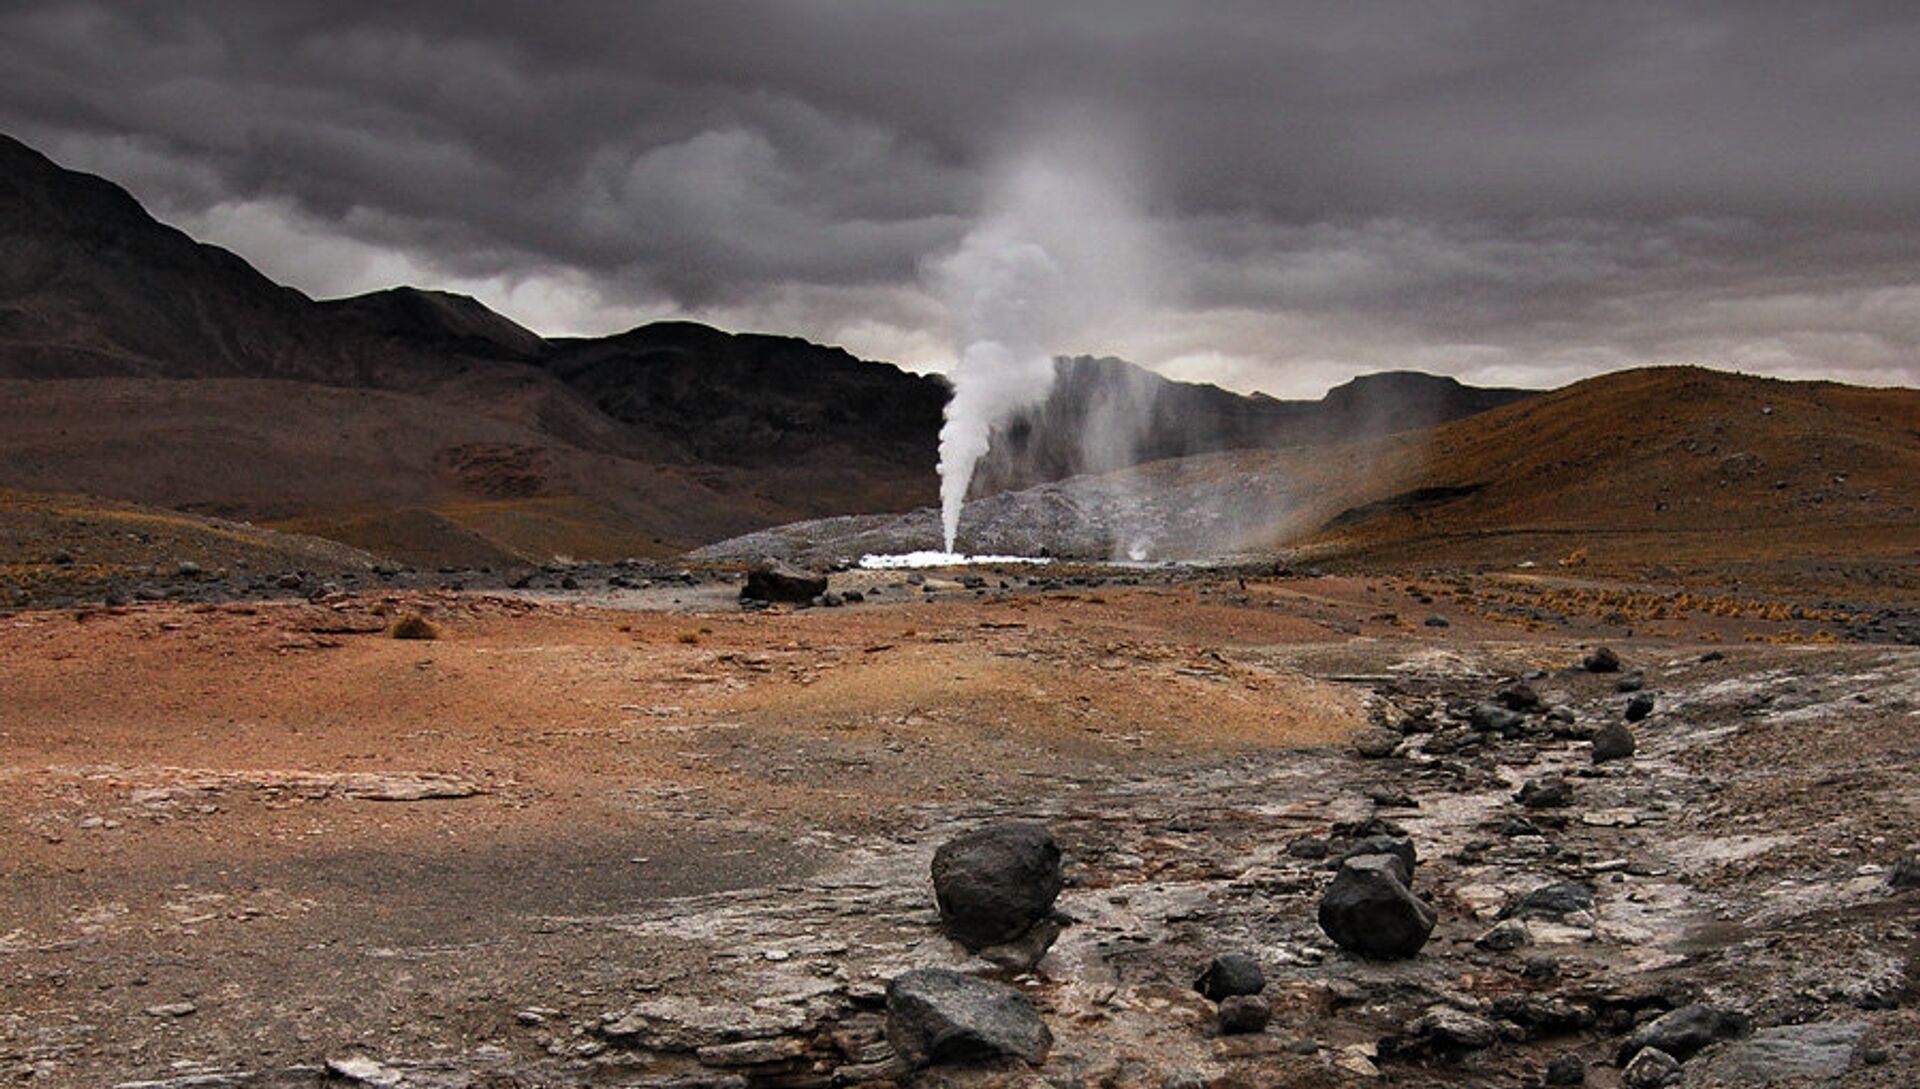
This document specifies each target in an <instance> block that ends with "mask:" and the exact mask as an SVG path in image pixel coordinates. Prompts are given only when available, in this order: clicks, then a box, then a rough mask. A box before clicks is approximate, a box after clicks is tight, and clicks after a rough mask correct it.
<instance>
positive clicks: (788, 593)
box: [740, 560, 827, 604]
mask: <svg viewBox="0 0 1920 1089" xmlns="http://www.w3.org/2000/svg"><path fill="white" fill-rule="evenodd" d="M826 592H827V576H825V575H823V574H821V573H820V572H818V571H808V570H806V569H805V568H800V567H795V566H793V565H792V564H790V563H786V562H785V561H783V560H762V561H761V562H759V563H757V564H755V565H754V566H753V569H752V570H750V571H748V572H747V584H746V585H745V586H743V587H741V588H740V600H742V601H784V602H790V603H794V604H798V603H801V602H807V601H812V600H813V599H814V598H816V597H819V596H821V595H822V594H824V593H826Z"/></svg>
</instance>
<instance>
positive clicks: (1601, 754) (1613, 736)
mask: <svg viewBox="0 0 1920 1089" xmlns="http://www.w3.org/2000/svg"><path fill="white" fill-rule="evenodd" d="M1633 750H1634V740H1633V729H1632V728H1631V727H1629V726H1628V725H1627V724H1626V723H1624V722H1609V723H1607V724H1606V725H1605V726H1602V727H1600V729H1598V730H1596V731H1594V735H1593V762H1594V763H1596V764H1604V763H1606V762H1607V761H1609V760H1627V759H1630V758H1631V757H1632V756H1633Z"/></svg>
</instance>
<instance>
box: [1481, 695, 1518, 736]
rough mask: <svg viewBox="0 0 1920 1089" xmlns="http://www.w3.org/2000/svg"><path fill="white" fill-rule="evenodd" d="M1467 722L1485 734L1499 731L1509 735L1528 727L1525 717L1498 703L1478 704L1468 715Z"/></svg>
mask: <svg viewBox="0 0 1920 1089" xmlns="http://www.w3.org/2000/svg"><path fill="white" fill-rule="evenodd" d="M1467 722H1468V724H1469V725H1471V726H1472V727H1473V728H1474V729H1476V730H1479V731H1481V732H1483V733H1485V732H1493V731H1498V732H1500V733H1503V734H1508V733H1513V732H1515V731H1517V730H1519V729H1520V727H1522V726H1524V725H1526V723H1527V720H1526V717H1525V716H1524V715H1519V714H1516V713H1514V712H1512V711H1509V710H1507V709H1506V708H1505V707H1502V706H1500V705H1499V704H1497V703H1477V704H1475V705H1474V707H1473V710H1472V711H1471V712H1469V713H1468V716H1467Z"/></svg>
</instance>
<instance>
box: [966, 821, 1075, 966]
mask: <svg viewBox="0 0 1920 1089" xmlns="http://www.w3.org/2000/svg"><path fill="white" fill-rule="evenodd" d="M1064 884H1065V879H1064V878H1063V877H1062V876H1061V873H1060V845H1059V844H1058V843H1056V842H1054V838H1053V833H1051V832H1049V831H1047V830H1046V829H1045V828H1043V827H1041V826H1040V825H1037V824H1027V823H1022V822H1017V821H1009V822H1005V823H1001V824H993V825H988V826H987V827H985V828H980V829H977V830H975V831H972V832H968V833H967V834H965V835H962V836H958V837H956V838H954V839H951V840H948V841H947V842H946V843H944V844H941V846H940V849H939V850H937V851H935V852H934V855H933V892H934V898H935V899H936V900H937V901H938V902H939V905H940V920H941V922H942V923H943V924H944V925H945V927H946V929H947V933H948V934H950V935H952V937H953V938H954V939H955V940H956V941H958V942H960V944H962V945H964V946H966V947H967V948H969V949H980V948H982V947H984V946H989V945H999V944H1002V943H1004V942H1010V941H1012V940H1013V939H1015V938H1018V937H1019V936H1020V935H1022V934H1024V933H1026V931H1027V929H1028V928H1029V927H1031V926H1033V924H1034V923H1036V922H1039V921H1040V920H1041V919H1042V918H1044V917H1045V916H1046V914H1047V912H1048V911H1049V910H1051V909H1052V907H1053V901H1054V898H1055V897H1057V896H1059V895H1060V889H1061V888H1062V886H1063V885H1064Z"/></svg>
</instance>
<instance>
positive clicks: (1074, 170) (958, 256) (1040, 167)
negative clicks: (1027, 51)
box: [938, 132, 1147, 552]
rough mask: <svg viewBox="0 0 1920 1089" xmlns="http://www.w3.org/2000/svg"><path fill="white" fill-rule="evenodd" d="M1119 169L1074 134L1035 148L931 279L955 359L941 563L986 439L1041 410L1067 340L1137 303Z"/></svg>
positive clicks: (1136, 244)
mask: <svg viewBox="0 0 1920 1089" xmlns="http://www.w3.org/2000/svg"><path fill="white" fill-rule="evenodd" d="M1122 167H1123V164H1122V162H1121V161H1120V160H1119V157H1117V156H1116V155H1115V154H1114V153H1113V148H1112V147H1111V146H1110V145H1098V144H1093V143H1090V142H1089V139H1088V137H1087V136H1086V135H1085V133H1084V132H1082V133H1079V134H1076V135H1075V136H1074V137H1073V138H1060V137H1059V134H1055V138H1054V139H1050V140H1048V141H1045V142H1044V145H1042V144H1040V143H1036V144H1035V145H1034V148H1033V149H1031V150H1029V151H1028V152H1026V153H1025V154H1023V155H1020V156H1017V157H1015V158H1014V159H1013V160H1012V161H1011V163H1010V164H1009V165H1008V167H1007V168H1006V169H1004V170H1002V171H1001V172H1000V173H999V175H998V176H997V178H996V180H995V184H994V185H993V187H992V192H991V197H990V200H989V202H988V207H987V212H986V214H985V215H984V216H983V217H982V219H981V221H980V223H979V224H978V225H977V226H975V228H974V229H973V230H972V231H971V232H969V233H968V235H967V237H966V239H965V240H964V241H963V242H962V243H961V244H960V248H959V250H958V251H957V252H955V253H954V254H952V255H951V256H950V257H948V258H947V259H946V260H945V261H944V262H943V263H942V264H941V265H940V266H939V268H938V273H939V279H940V281H941V286H942V287H943V289H944V294H945V296H946V298H947V300H948V306H949V309H950V311H951V313H952V315H953V323H954V334H955V338H956V343H957V345H958V348H959V361H958V363H957V364H956V365H955V367H954V369H953V371H952V372H951V374H950V375H949V377H950V378H951V380H952V382H953V396H952V398H951V399H950V400H948V402H947V407H946V418H945V423H944V424H943V425H942V427H941V429H940V519H941V528H942V529H943V530H944V533H945V542H946V550H947V551H948V552H952V551H953V549H954V545H955V542H956V538H957V537H958V535H959V530H960V507H961V504H962V503H963V502H965V500H966V497H967V489H968V487H969V485H971V483H972V481H973V471H974V467H975V466H976V465H977V464H978V463H979V461H980V459H981V458H982V457H983V456H985V454H986V453H987V448H988V444H989V442H990V440H991V437H992V435H993V430H994V428H995V427H996V426H998V425H1000V424H1002V423H1005V422H1006V421H1008V420H1009V419H1010V418H1012V417H1013V416H1014V415H1016V414H1018V413H1020V412H1022V411H1025V410H1027V409H1030V408H1033V407H1035V406H1037V405H1039V404H1040V403H1042V402H1043V401H1045V400H1046V398H1047V394H1048V393H1049V392H1050V391H1051V390H1052V388H1053V378H1054V361H1053V357H1054V353H1056V352H1058V351H1061V350H1063V349H1064V348H1065V347H1066V346H1067V345H1066V343H1065V342H1066V341H1067V340H1068V339H1069V338H1071V337H1075V336H1080V335H1085V334H1086V333H1087V332H1088V331H1089V329H1090V327H1091V326H1092V325H1094V324H1096V323H1097V322H1099V321H1100V320H1102V319H1103V318H1105V317H1107V316H1110V315H1113V314H1117V313H1118V312H1119V310H1120V308H1121V307H1123V306H1124V305H1125V304H1126V302H1127V301H1128V300H1129V299H1131V298H1133V297H1135V296H1137V295H1138V294H1139V291H1138V285H1139V284H1140V282H1141V281H1142V280H1143V279H1144V278H1145V275H1146V261H1145V253H1146V249H1147V247H1146V244H1145V239H1146V235H1147V232H1146V229H1145V227H1144V226H1143V225H1142V222H1141V220H1140V218H1139V217H1138V216H1137V215H1136V214H1134V212H1133V206H1132V205H1133V202H1132V201H1131V200H1130V199H1128V192H1127V185H1126V182H1127V181H1128V180H1129V178H1130V175H1131V172H1130V171H1127V170H1125V169H1123V168H1122Z"/></svg>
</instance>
